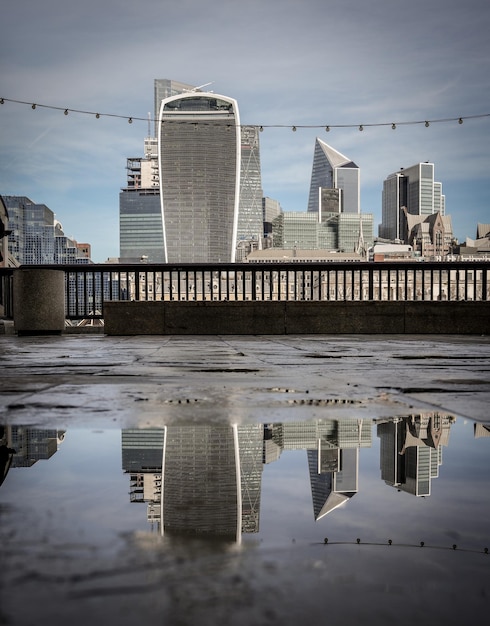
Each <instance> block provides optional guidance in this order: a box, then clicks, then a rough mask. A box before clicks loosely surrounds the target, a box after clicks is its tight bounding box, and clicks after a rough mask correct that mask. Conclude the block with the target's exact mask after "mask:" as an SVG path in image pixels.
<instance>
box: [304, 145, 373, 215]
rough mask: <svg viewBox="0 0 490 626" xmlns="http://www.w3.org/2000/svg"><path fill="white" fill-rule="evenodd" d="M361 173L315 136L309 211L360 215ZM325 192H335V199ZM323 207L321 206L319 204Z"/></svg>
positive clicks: (349, 161) (346, 158)
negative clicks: (333, 205)
mask: <svg viewBox="0 0 490 626" xmlns="http://www.w3.org/2000/svg"><path fill="white" fill-rule="evenodd" d="M360 189H361V187H360V172H359V167H358V166H357V165H356V164H355V163H354V162H353V161H352V160H351V159H349V158H348V157H346V156H344V155H343V154H341V153H340V152H338V151H337V150H335V149H334V148H332V147H331V146H329V145H328V144H326V143H325V142H324V141H322V140H321V139H319V138H318V137H317V139H316V142H315V151H314V155H313V168H312V173H311V184H310V195H309V199H308V211H309V212H315V213H318V212H321V211H322V210H325V211H328V212H331V211H332V203H333V202H334V203H336V204H335V207H334V212H339V213H360V210H361V204H360ZM325 190H338V191H337V193H338V196H335V194H332V193H331V192H330V194H328V193H325ZM322 197H323V201H322ZM323 203H325V204H324V206H323V207H322V204H323Z"/></svg>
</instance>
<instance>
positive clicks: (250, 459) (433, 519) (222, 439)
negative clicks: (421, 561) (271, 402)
mask: <svg viewBox="0 0 490 626" xmlns="http://www.w3.org/2000/svg"><path fill="white" fill-rule="evenodd" d="M2 443H3V444H4V445H3V448H2V449H3V453H2V454H3V460H4V464H3V468H4V469H3V473H2V472H0V475H3V484H2V485H1V489H0V498H1V499H0V502H1V506H2V509H1V510H2V512H3V513H4V511H5V507H6V506H7V505H8V510H9V513H8V516H7V517H8V519H7V520H5V517H4V519H3V520H2V522H3V524H5V521H7V525H8V524H9V523H11V524H12V527H14V528H15V529H16V531H15V532H16V534H18V533H19V532H20V530H19V529H22V528H23V529H24V531H25V532H26V533H27V536H26V537H25V540H30V541H32V540H34V538H35V537H36V536H37V537H38V538H40V537H41V536H42V535H43V534H48V536H49V537H51V538H54V537H56V539H57V541H59V540H60V537H63V538H64V541H68V542H76V543H79V542H80V538H81V537H83V541H84V542H86V543H87V544H88V545H97V546H98V548H99V549H104V545H103V538H104V537H105V538H106V539H107V540H109V539H110V538H111V537H112V538H115V537H117V536H118V535H119V534H121V533H131V532H147V533H152V534H154V535H156V536H159V537H165V536H167V535H185V536H188V537H200V538H201V539H207V538H209V539H211V538H213V539H217V538H218V539H219V538H221V539H223V540H225V541H231V542H233V543H236V544H238V545H240V544H242V543H246V542H252V543H253V544H254V545H258V546H260V547H261V548H265V547H268V546H271V545H274V546H287V545H290V544H291V542H307V543H309V542H323V541H324V538H325V536H326V535H328V536H329V538H330V540H331V541H332V540H338V541H349V540H352V541H355V540H356V539H357V538H358V535H360V534H362V536H363V537H362V539H363V541H367V542H381V543H385V542H386V541H387V540H388V539H391V540H392V541H394V542H399V543H407V542H408V543H412V544H419V542H420V541H425V542H426V543H428V544H429V543H430V544H434V545H436V544H437V545H441V546H444V545H447V546H452V545H453V543H454V541H455V540H456V539H457V541H458V543H459V544H461V547H463V546H466V547H467V548H471V549H476V550H483V548H484V547H485V546H488V545H489V544H490V536H489V534H490V533H489V530H488V529H489V528H490V503H489V500H488V498H481V494H482V493H485V492H486V489H487V487H488V480H489V478H490V462H489V458H490V457H489V452H490V427H488V426H484V425H482V424H475V423H473V422H470V421H468V420H465V421H463V420H458V419H456V418H454V417H452V416H450V415H441V414H433V413H427V414H422V415H415V416H410V417H406V418H396V419H382V420H370V419H366V420H355V419H352V420H349V419H345V420H315V421H310V422H288V423H271V424H262V423H259V424H247V425H238V424H195V423H193V424H189V425H182V424H179V425H174V424H172V425H168V426H165V427H162V428H150V429H123V430H116V429H107V430H84V429H73V430H71V429H68V430H66V431H62V430H56V429H49V428H43V429H36V428H32V427H30V426H29V427H23V426H9V427H5V428H4V435H3V439H2ZM14 450H15V452H13V451H14ZM463 497H464V501H465V506H464V507H461V506H460V504H461V499H462V498H463ZM17 516H18V517H19V520H17V519H16V518H17ZM422 520H423V523H422ZM19 522H20V525H19ZM19 539H20V537H19ZM101 542H102V543H101Z"/></svg>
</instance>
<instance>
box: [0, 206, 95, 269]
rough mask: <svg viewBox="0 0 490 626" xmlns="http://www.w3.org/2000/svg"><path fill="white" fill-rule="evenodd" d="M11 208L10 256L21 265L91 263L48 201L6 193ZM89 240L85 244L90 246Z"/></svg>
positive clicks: (7, 207)
mask: <svg viewBox="0 0 490 626" xmlns="http://www.w3.org/2000/svg"><path fill="white" fill-rule="evenodd" d="M3 202H4V204H5V207H6V209H7V211H8V216H9V221H8V230H9V236H8V246H9V253H10V256H11V257H12V258H13V259H14V260H15V262H16V263H18V264H19V265H46V264H53V263H55V264H58V263H90V262H91V261H90V258H89V257H87V255H86V254H85V253H84V252H82V249H81V248H80V247H79V245H78V244H77V242H76V241H75V240H74V239H73V238H71V237H67V236H66V235H65V233H64V232H63V226H62V225H61V224H60V222H59V221H58V220H56V219H55V215H54V213H53V211H51V209H49V208H48V207H47V206H46V205H45V204H36V203H35V202H33V201H32V200H30V199H29V198H27V197H25V196H3ZM87 246H88V244H84V247H85V249H87Z"/></svg>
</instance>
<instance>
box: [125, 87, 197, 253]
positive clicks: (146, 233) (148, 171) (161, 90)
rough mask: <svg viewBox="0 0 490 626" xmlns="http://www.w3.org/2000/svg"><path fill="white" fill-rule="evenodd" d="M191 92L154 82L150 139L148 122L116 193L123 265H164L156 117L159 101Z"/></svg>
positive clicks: (158, 110)
mask: <svg viewBox="0 0 490 626" xmlns="http://www.w3.org/2000/svg"><path fill="white" fill-rule="evenodd" d="M194 89H195V88H194V86H193V85H188V84H187V83H181V82H178V81H175V80H170V79H166V78H157V79H155V81H154V123H155V127H154V128H155V130H154V136H153V137H152V136H151V123H150V121H151V120H150V119H149V120H148V136H147V137H146V138H145V141H144V157H129V158H128V159H127V161H126V171H127V182H126V186H125V187H124V188H123V189H122V190H121V192H120V194H119V257H120V260H121V262H123V263H124V262H126V263H135V262H137V263H139V262H142V261H146V262H148V263H164V262H165V259H166V255H165V246H164V239H163V225H162V211H161V206H160V181H159V175H158V139H157V133H158V115H159V112H160V104H161V102H162V100H165V99H166V98H169V97H171V96H175V95H178V94H181V93H184V92H190V91H192V90H194ZM148 115H149V117H150V115H151V114H150V113H149V114H148Z"/></svg>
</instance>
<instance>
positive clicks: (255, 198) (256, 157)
mask: <svg viewBox="0 0 490 626" xmlns="http://www.w3.org/2000/svg"><path fill="white" fill-rule="evenodd" d="M262 195H263V194H262V175H261V171H260V149H259V130H258V128H256V127H255V126H243V127H242V129H241V171H240V207H239V211H238V228H237V242H238V241H243V240H250V239H255V240H258V239H259V238H261V237H262V235H263V217H262Z"/></svg>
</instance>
